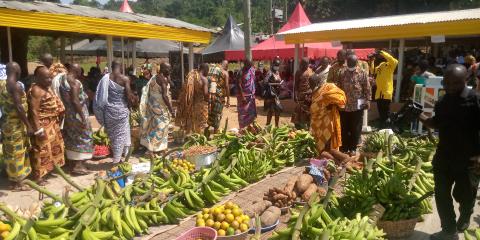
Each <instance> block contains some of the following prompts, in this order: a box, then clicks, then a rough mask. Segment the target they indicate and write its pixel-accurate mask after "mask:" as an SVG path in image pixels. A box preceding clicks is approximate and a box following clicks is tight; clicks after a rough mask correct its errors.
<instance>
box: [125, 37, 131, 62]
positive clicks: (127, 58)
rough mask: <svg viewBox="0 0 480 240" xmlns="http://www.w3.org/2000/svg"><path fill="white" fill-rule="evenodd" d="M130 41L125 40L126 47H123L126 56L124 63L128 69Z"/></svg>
mask: <svg viewBox="0 0 480 240" xmlns="http://www.w3.org/2000/svg"><path fill="white" fill-rule="evenodd" d="M130 50H131V48H130V39H127V46H126V47H125V53H126V54H127V56H126V62H127V66H128V67H130Z"/></svg>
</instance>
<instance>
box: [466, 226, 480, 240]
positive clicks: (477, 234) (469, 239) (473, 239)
mask: <svg viewBox="0 0 480 240" xmlns="http://www.w3.org/2000/svg"><path fill="white" fill-rule="evenodd" d="M472 232H473V234H474V236H472V235H471V234H472ZM463 234H464V236H465V240H480V228H477V229H474V230H468V229H467V230H465V231H464V232H463Z"/></svg>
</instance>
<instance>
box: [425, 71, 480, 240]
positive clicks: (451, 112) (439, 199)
mask: <svg viewBox="0 0 480 240" xmlns="http://www.w3.org/2000/svg"><path fill="white" fill-rule="evenodd" d="M466 79H467V69H466V68H465V67H464V66H463V65H459V64H452V65H449V66H448V67H447V69H446V71H445V75H444V80H443V86H444V88H445V91H446V94H445V96H443V98H441V99H440V100H439V101H438V102H437V103H436V105H435V116H434V117H432V118H428V119H427V118H426V117H425V116H423V115H422V116H421V117H420V120H421V121H422V122H423V123H424V124H425V126H426V127H428V128H435V129H438V131H439V138H440V141H439V143H438V146H437V152H436V154H435V158H434V160H433V174H434V180H435V201H436V203H437V210H438V215H439V216H440V221H441V224H442V231H441V232H438V233H435V234H433V235H432V236H431V237H430V239H442V240H443V239H458V234H457V231H460V232H462V231H464V230H465V229H467V228H468V226H469V224H470V216H471V215H472V213H473V207H474V204H475V197H476V194H477V187H478V175H476V174H475V171H473V170H474V169H472V167H473V166H474V164H473V163H474V161H472V160H473V159H477V158H478V156H479V155H480V137H479V133H480V103H479V100H480V97H479V96H478V95H477V94H476V93H475V91H474V90H470V89H468V88H467V87H466V85H465V81H466ZM453 185H454V187H453V193H452V186H453ZM452 195H453V197H454V198H455V200H456V201H457V202H458V203H459V204H460V207H459V211H460V217H459V218H458V221H457V222H455V218H456V216H455V212H454V208H453V200H452Z"/></svg>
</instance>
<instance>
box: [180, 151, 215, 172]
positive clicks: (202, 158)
mask: <svg viewBox="0 0 480 240" xmlns="http://www.w3.org/2000/svg"><path fill="white" fill-rule="evenodd" d="M217 155H218V152H217V151H213V152H211V153H204V154H199V155H193V156H185V159H187V161H189V162H191V163H193V164H195V170H200V168H201V167H203V166H210V164H212V163H213V162H214V161H215V159H216V158H217Z"/></svg>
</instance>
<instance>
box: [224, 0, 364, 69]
mask: <svg viewBox="0 0 480 240" xmlns="http://www.w3.org/2000/svg"><path fill="white" fill-rule="evenodd" d="M310 24H311V22H310V19H308V16H307V14H306V13H305V10H304V9H303V7H302V5H301V4H300V3H298V4H297V6H296V7H295V10H294V11H293V13H292V15H291V16H290V18H289V19H288V22H287V23H285V25H283V27H282V28H280V30H278V33H283V32H286V31H288V30H291V29H296V28H299V27H303V26H308V25H310ZM278 33H277V34H278ZM340 49H342V45H341V44H338V45H334V44H332V43H331V42H314V43H306V44H302V46H301V47H300V50H299V51H300V54H301V56H303V57H308V58H310V59H315V58H320V57H323V56H327V57H331V58H334V57H336V56H337V52H338V50H340ZM372 51H373V49H356V53H357V55H358V56H359V57H360V58H362V59H366V58H367V55H368V54H370V53H372ZM244 56H245V53H244V51H243V48H242V49H241V50H227V51H225V59H227V60H232V61H238V60H242V59H244ZM276 56H279V57H280V58H282V59H290V58H293V57H294V56H295V45H294V44H291V43H287V42H285V41H284V40H283V39H278V37H277V36H272V37H270V38H268V39H267V40H265V41H263V42H261V43H259V44H258V45H256V46H255V47H253V48H252V57H253V59H254V60H271V59H273V58H275V57H276Z"/></svg>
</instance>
